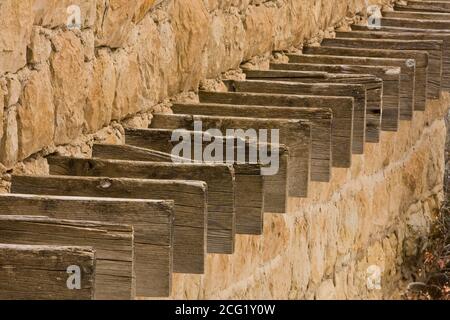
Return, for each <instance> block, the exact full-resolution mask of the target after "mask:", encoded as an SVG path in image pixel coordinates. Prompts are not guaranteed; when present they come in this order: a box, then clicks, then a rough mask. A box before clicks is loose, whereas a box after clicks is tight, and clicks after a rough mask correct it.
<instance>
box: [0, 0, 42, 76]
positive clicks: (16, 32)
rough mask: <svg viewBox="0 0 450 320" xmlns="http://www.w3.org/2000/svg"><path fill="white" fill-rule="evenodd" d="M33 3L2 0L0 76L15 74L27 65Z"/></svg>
mask: <svg viewBox="0 0 450 320" xmlns="http://www.w3.org/2000/svg"><path fill="white" fill-rule="evenodd" d="M33 1H34V0H23V1H16V0H3V1H2V2H1V4H0V75H3V74H4V73H6V72H16V71H17V70H19V69H20V68H22V67H24V66H25V65H26V63H27V45H28V43H29V40H30V35H31V29H32V26H33V10H32V5H33Z"/></svg>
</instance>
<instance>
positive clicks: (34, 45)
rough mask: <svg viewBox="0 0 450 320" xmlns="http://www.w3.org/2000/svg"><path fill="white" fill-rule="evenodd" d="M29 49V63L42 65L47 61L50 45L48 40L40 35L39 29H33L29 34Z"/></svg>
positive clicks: (50, 50) (50, 49)
mask: <svg viewBox="0 0 450 320" xmlns="http://www.w3.org/2000/svg"><path fill="white" fill-rule="evenodd" d="M28 49H29V53H30V54H29V61H28V62H29V63H43V62H46V61H47V60H48V58H49V57H50V53H51V52H52V45H51V42H50V40H49V39H47V37H46V36H45V35H44V34H43V33H41V28H40V27H34V28H33V32H32V34H31V42H30V45H29V46H28Z"/></svg>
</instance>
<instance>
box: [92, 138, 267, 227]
mask: <svg viewBox="0 0 450 320" xmlns="http://www.w3.org/2000/svg"><path fill="white" fill-rule="evenodd" d="M133 154H136V155H137V156H134V155H133ZM94 156H95V157H96V158H103V159H116V160H132V161H154V162H171V161H172V157H173V156H172V155H171V154H169V153H164V152H160V151H156V150H152V149H145V148H139V147H134V146H130V145H100V144H98V145H94ZM180 160H181V159H180ZM184 160H187V159H184ZM234 169H235V172H236V194H237V195H239V194H240V193H242V192H246V193H248V194H247V195H246V196H237V197H236V233H238V234H254V235H260V234H261V233H262V225H263V213H264V179H263V177H262V176H261V175H260V172H261V171H260V170H261V169H260V166H259V165H246V164H235V165H234ZM249 190H252V192H249ZM244 199H245V201H243V200H244ZM246 215H250V216H251V217H253V219H249V220H250V222H249V223H245V224H243V223H241V221H242V220H243V216H246ZM205 229H206V228H205Z"/></svg>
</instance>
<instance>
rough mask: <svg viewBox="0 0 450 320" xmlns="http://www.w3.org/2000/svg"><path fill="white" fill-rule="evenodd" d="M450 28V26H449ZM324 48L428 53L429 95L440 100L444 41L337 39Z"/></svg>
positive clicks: (328, 40)
mask: <svg viewBox="0 0 450 320" xmlns="http://www.w3.org/2000/svg"><path fill="white" fill-rule="evenodd" d="M449 26H450V24H449ZM322 45H323V46H328V47H343V48H367V49H389V50H417V51H423V52H426V53H428V74H427V79H428V93H429V97H430V98H435V99H438V98H439V97H440V93H441V82H442V51H443V42H442V40H413V39H409V40H401V39H385V38H383V39H367V38H340V37H339V38H336V39H324V40H323V42H322Z"/></svg>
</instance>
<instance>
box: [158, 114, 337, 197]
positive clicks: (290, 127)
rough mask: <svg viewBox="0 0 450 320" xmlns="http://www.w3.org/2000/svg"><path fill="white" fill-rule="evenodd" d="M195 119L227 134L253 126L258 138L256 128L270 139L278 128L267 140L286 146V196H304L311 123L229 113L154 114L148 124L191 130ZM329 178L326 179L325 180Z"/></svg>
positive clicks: (307, 179)
mask: <svg viewBox="0 0 450 320" xmlns="http://www.w3.org/2000/svg"><path fill="white" fill-rule="evenodd" d="M196 122H198V123H201V124H202V127H203V129H204V130H210V129H218V130H219V131H220V132H222V133H224V134H225V133H226V134H227V135H228V133H227V131H229V130H230V129H231V130H233V131H234V130H244V131H247V130H255V131H256V132H255V133H257V134H258V138H261V134H260V133H259V131H260V130H265V131H266V132H267V137H268V138H269V139H274V138H275V137H274V136H272V135H271V134H270V131H271V130H278V137H277V138H276V139H277V140H276V141H270V142H271V143H276V144H280V143H281V144H284V145H286V146H287V147H288V148H289V172H290V173H291V175H293V176H294V179H291V180H290V183H289V187H288V188H289V196H291V197H305V196H307V191H308V189H307V185H308V183H309V175H310V170H309V169H310V159H311V124H310V123H309V122H307V121H304V120H286V119H285V120H283V119H267V118H266V119H264V118H245V117H229V116H226V117H224V116H205V115H186V114H185V115H182V114H177V115H167V114H154V117H153V119H152V124H151V127H152V128H161V129H171V130H176V129H178V128H183V129H186V130H194V129H195V123H196ZM229 133H230V135H231V134H232V135H235V133H233V132H229ZM263 135H264V134H263ZM265 142H268V141H265ZM225 148H226V146H224V148H223V149H225ZM224 151H226V150H224ZM277 166H278V165H277ZM325 178H326V177H325ZM328 181H329V180H327V181H326V182H328Z"/></svg>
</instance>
